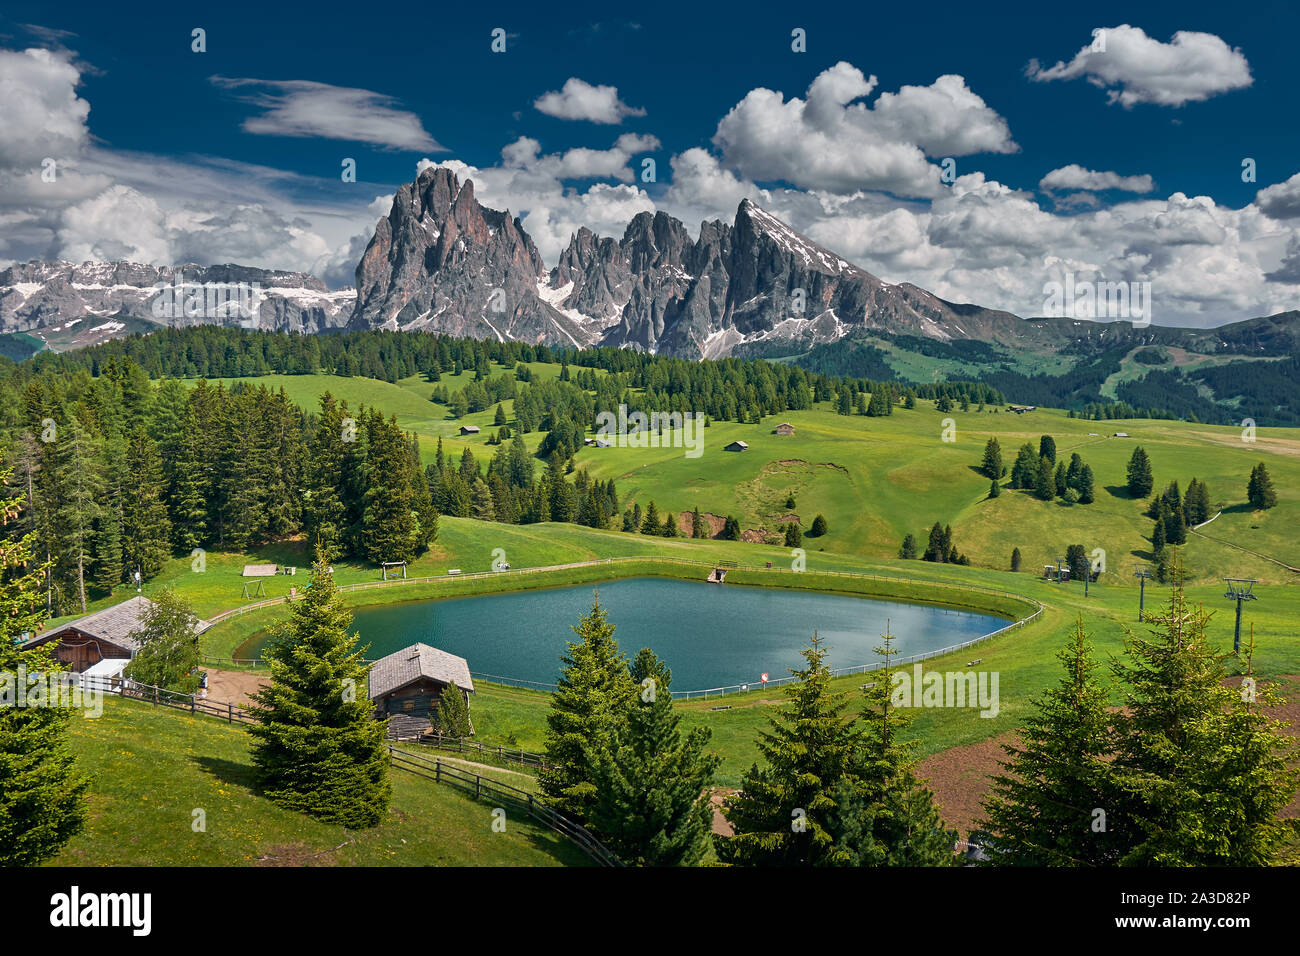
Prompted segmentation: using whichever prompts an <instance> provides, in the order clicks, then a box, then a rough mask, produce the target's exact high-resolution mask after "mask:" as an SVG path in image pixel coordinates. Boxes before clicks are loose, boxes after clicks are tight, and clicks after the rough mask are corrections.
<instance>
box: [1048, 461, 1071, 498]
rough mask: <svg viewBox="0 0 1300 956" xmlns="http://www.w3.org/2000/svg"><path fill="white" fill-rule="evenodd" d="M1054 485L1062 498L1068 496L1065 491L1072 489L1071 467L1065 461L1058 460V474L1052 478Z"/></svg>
mask: <svg viewBox="0 0 1300 956" xmlns="http://www.w3.org/2000/svg"><path fill="white" fill-rule="evenodd" d="M1052 486H1053V487H1054V488H1055V489H1056V493H1057V494H1058V495H1060V496H1061V497H1062V498H1064V497H1065V496H1066V494H1065V493H1066V492H1067V491H1070V490H1071V489H1070V473H1069V469H1068V468H1066V466H1065V462H1063V461H1058V462H1057V463H1056V474H1055V476H1054V477H1053V479H1052ZM1076 496H1077V495H1076Z"/></svg>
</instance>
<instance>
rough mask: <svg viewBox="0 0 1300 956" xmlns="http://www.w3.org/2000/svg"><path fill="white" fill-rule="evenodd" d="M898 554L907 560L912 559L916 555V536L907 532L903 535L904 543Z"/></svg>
mask: <svg viewBox="0 0 1300 956" xmlns="http://www.w3.org/2000/svg"><path fill="white" fill-rule="evenodd" d="M898 556H899V557H900V558H903V559H905V560H909V561H910V560H912V559H913V558H915V557H916V536H915V535H913V534H907V535H904V537H903V545H902V547H900V548H899V549H898Z"/></svg>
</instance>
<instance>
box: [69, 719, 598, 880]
mask: <svg viewBox="0 0 1300 956" xmlns="http://www.w3.org/2000/svg"><path fill="white" fill-rule="evenodd" d="M249 739H250V738H249V736H248V734H247V733H246V732H245V731H243V730H241V729H239V728H238V727H231V726H228V725H226V724H222V723H220V722H219V721H216V720H214V719H212V718H208V717H193V716H190V715H188V714H185V713H180V712H177V711H174V710H166V709H163V708H156V707H153V706H151V705H149V704H145V703H141V702H138V701H130V700H118V699H113V698H109V699H108V700H106V701H105V710H104V713H103V715H102V716H100V717H98V718H88V717H83V716H82V715H81V714H79V713H78V714H77V715H75V716H74V718H73V723H72V750H73V753H74V754H75V755H76V758H77V766H78V769H79V770H80V771H81V772H83V773H85V774H87V775H88V776H89V777H90V779H91V785H90V793H89V796H88V806H89V821H88V824H87V826H86V829H85V831H84V832H83V833H82V834H81V835H79V836H77V837H76V838H74V839H73V840H72V842H71V843H70V844H69V845H68V846H67V847H66V848H65V849H64V850H63V852H61V853H60V854H59V855H58V856H57V857H55V858H54V859H53V860H52V861H51V862H52V865H55V866H61V865H68V866H286V865H317V866H332V865H340V866H348V865H350V866H385V865H386V866H394V865H396V866H557V865H583V864H585V863H587V862H589V861H588V858H587V857H586V856H585V855H583V854H582V853H581V851H579V850H577V849H576V848H575V847H574V846H573V845H572V844H571V843H569V842H568V841H566V840H564V839H563V838H561V837H560V836H558V835H557V834H555V833H552V832H551V831H550V830H547V829H545V828H544V827H540V826H538V825H536V824H535V823H533V822H532V821H531V820H529V819H527V818H526V817H522V815H510V816H509V817H507V823H506V830H505V832H504V833H498V832H494V831H493V830H492V806H491V804H489V803H487V802H476V801H474V800H472V799H470V798H468V797H466V796H462V795H461V794H460V793H459V792H458V791H456V790H454V789H452V788H451V787H448V786H445V785H441V784H437V783H435V782H433V781H430V780H424V779H422V778H420V777H415V776H412V775H410V774H406V773H402V772H401V771H396V770H395V771H393V777H392V779H393V802H392V807H391V809H390V810H389V812H388V817H387V819H386V820H385V821H384V822H383V823H382V824H381V825H379V826H378V827H375V828H373V829H370V830H363V831H349V830H347V829H345V828H343V827H340V826H335V825H332V824H327V823H321V822H319V821H317V820H314V819H312V818H310V817H306V816H304V815H302V814H299V813H294V812H291V811H288V810H284V809H281V808H280V807H277V806H276V805H275V804H273V803H271V802H270V801H269V800H266V799H265V798H263V797H261V796H259V795H258V794H257V792H256V790H255V789H254V787H253V783H252V764H251V762H250V759H249V753H248V743H249ZM195 810H202V811H203V812H204V817H205V820H204V823H205V829H204V830H203V831H201V832H196V831H195V829H194V828H193V826H192V821H193V819H194V811H195ZM519 817H522V818H519Z"/></svg>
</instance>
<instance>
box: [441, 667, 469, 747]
mask: <svg viewBox="0 0 1300 956" xmlns="http://www.w3.org/2000/svg"><path fill="white" fill-rule="evenodd" d="M472 732H473V731H472V730H471V728H470V722H469V703H468V702H467V701H466V699H465V692H464V691H463V690H461V689H460V688H459V687H457V686H456V682H455V681H451V682H450V683H449V684H448V685H447V686H446V687H444V688H443V689H442V694H440V695H439V697H438V733H440V734H442V735H443V736H444V737H457V738H460V737H468V736H470V735H471V734H472Z"/></svg>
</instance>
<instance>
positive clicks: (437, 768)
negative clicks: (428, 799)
mask: <svg viewBox="0 0 1300 956" xmlns="http://www.w3.org/2000/svg"><path fill="white" fill-rule="evenodd" d="M388 749H389V750H392V748H391V747H390V748H388ZM433 779H434V782H436V783H442V761H441V760H435V761H434V762H433Z"/></svg>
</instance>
